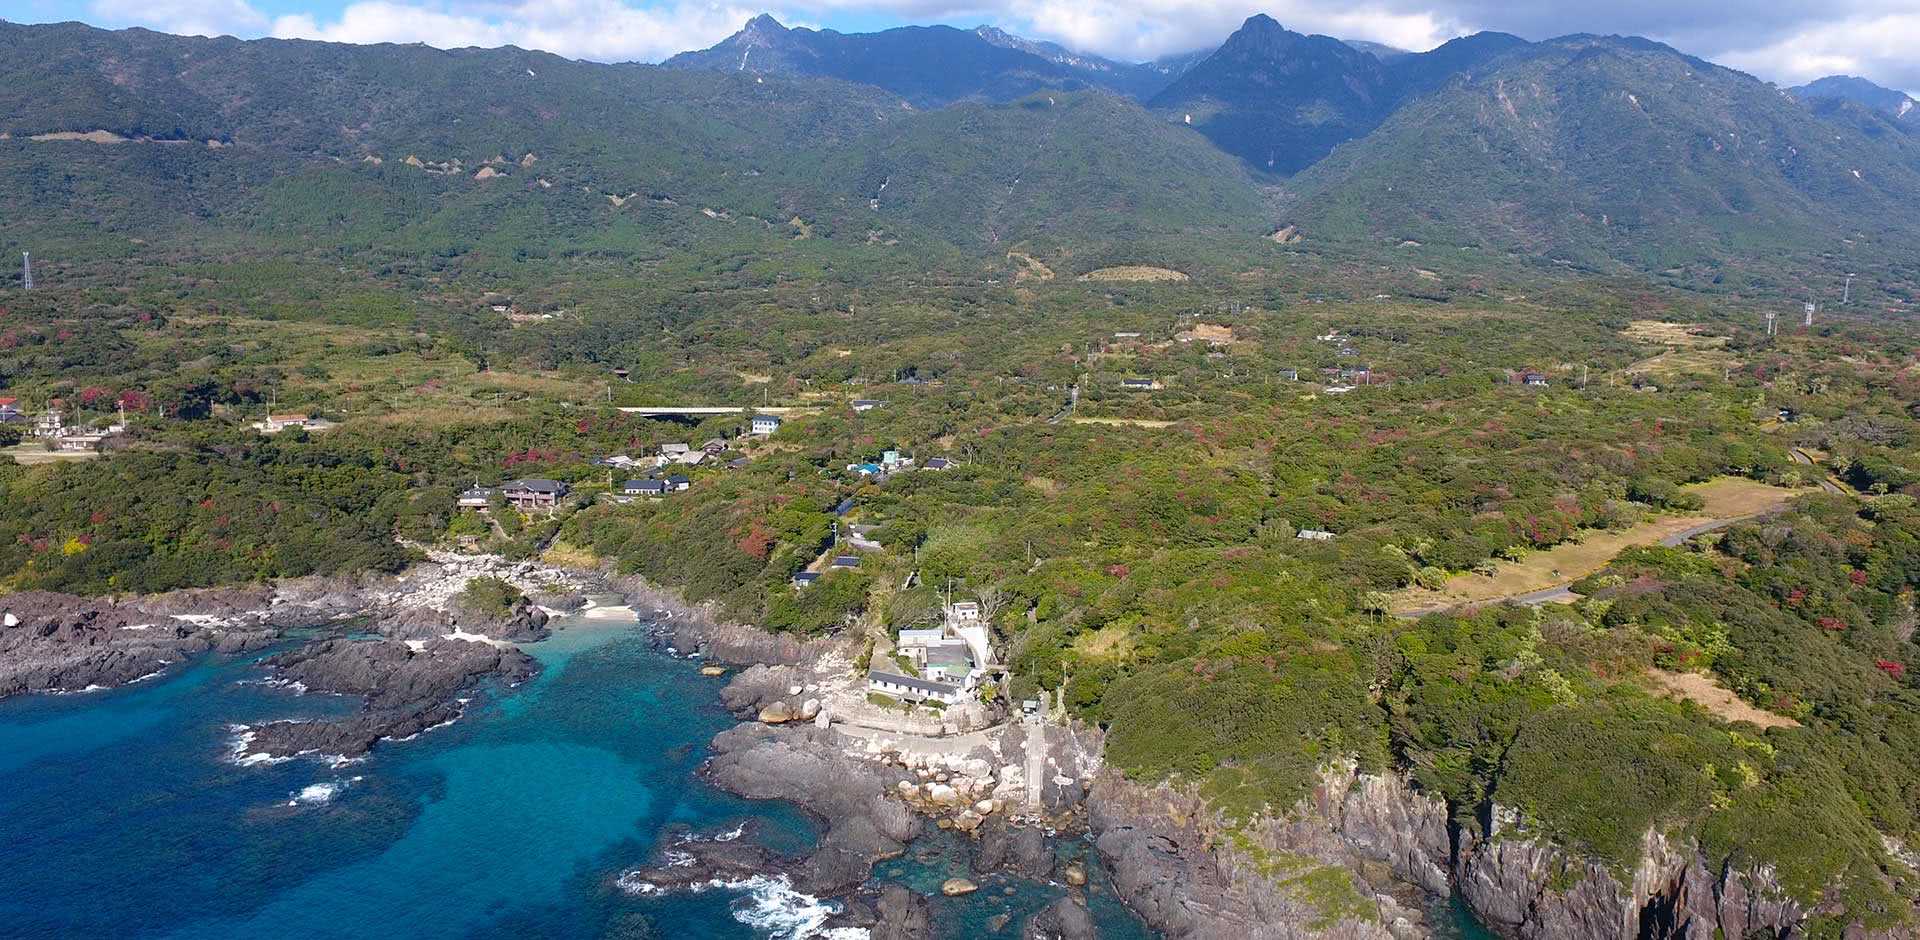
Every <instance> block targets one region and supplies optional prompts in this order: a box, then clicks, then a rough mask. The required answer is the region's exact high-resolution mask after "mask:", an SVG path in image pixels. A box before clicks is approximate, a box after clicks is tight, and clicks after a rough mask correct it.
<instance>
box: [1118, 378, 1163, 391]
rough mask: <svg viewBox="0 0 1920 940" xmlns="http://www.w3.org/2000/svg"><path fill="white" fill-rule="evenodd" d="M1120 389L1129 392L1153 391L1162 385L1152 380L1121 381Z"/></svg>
mask: <svg viewBox="0 0 1920 940" xmlns="http://www.w3.org/2000/svg"><path fill="white" fill-rule="evenodd" d="M1120 387H1121V388H1124V389H1126V390H1128V391H1135V392H1138V391H1151V390H1153V389H1156V388H1159V387H1160V383H1159V382H1156V381H1154V380H1152V379H1121V380H1120Z"/></svg>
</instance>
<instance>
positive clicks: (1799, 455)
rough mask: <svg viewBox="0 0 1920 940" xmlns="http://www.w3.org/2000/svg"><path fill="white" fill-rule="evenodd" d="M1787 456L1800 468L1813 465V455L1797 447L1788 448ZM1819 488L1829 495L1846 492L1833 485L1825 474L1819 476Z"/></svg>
mask: <svg viewBox="0 0 1920 940" xmlns="http://www.w3.org/2000/svg"><path fill="white" fill-rule="evenodd" d="M1787 456H1789V457H1792V458H1793V462H1794V463H1797V464H1800V465H1802V466H1806V467H1811V466H1813V465H1814V464H1813V455H1811V454H1808V453H1807V452H1806V451H1804V450H1801V449H1800V448H1798V447H1791V448H1788V449H1787ZM1820 488H1821V489H1823V490H1826V491H1827V492H1829V493H1845V492H1846V490H1843V489H1841V488H1840V487H1838V486H1836V485H1834V482H1833V481H1832V480H1829V479H1827V477H1826V474H1824V473H1822V474H1821V475H1820Z"/></svg>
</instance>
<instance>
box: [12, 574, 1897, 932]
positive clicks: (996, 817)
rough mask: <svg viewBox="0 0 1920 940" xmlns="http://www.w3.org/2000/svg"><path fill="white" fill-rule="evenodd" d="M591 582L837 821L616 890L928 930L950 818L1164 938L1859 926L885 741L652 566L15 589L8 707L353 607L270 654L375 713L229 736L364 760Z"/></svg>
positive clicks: (752, 777) (743, 788) (803, 648)
mask: <svg viewBox="0 0 1920 940" xmlns="http://www.w3.org/2000/svg"><path fill="white" fill-rule="evenodd" d="M482 575H487V576H493V577H501V578H503V579H505V580H509V581H512V582H513V583H515V584H518V585H520V586H521V587H522V588H523V590H526V592H527V594H528V595H529V598H530V600H529V601H527V602H523V603H520V604H516V605H515V606H514V607H513V608H512V609H511V610H510V611H507V612H506V613H505V614H504V615H502V614H500V613H499V612H492V613H481V612H476V611H471V610H466V609H463V607H462V606H461V605H460V604H459V603H458V601H457V596H458V594H459V590H460V588H461V587H462V586H463V585H464V584H465V582H466V581H467V580H469V579H471V578H473V577H479V576H482ZM592 593H612V594H617V595H620V596H622V597H624V598H625V600H626V602H627V603H628V604H629V605H630V606H632V607H633V608H635V609H636V610H638V611H640V612H641V615H642V616H652V617H654V618H656V622H657V625H658V637H659V642H660V643H661V645H663V646H666V647H668V648H670V649H672V650H674V651H676V652H679V653H681V654H683V655H699V656H703V657H705V658H707V659H709V660H711V661H713V662H715V663H727V664H731V665H732V666H735V667H740V668H739V670H738V671H737V672H735V673H734V674H733V675H732V676H731V677H730V681H729V683H728V685H727V686H726V688H725V689H724V690H723V692H722V700H723V703H724V704H725V705H726V706H727V707H728V708H729V709H730V710H732V711H733V712H734V713H735V714H736V715H737V716H738V717H740V718H742V719H743V721H742V723H741V724H739V725H737V726H736V727H734V728H731V729H729V730H728V731H726V732H723V733H722V734H721V735H719V736H718V737H717V738H716V739H715V741H714V744H713V756H712V757H711V759H710V760H709V761H708V763H707V764H706V765H705V766H704V767H703V769H702V771H701V772H702V773H703V774H704V775H705V776H706V778H707V779H709V780H710V781H711V782H713V783H714V784H715V785H716V786H718V787H720V788H722V789H725V790H728V791H729V792H732V793H735V794H738V795H741V796H746V797H750V798H756V799H781V800H786V801H789V802H792V803H794V804H796V805H798V806H800V807H801V808H802V809H803V810H805V811H806V812H807V813H809V814H810V815H812V816H814V817H815V818H817V819H819V820H820V821H821V822H822V824H823V826H824V830H825V835H824V837H823V838H822V839H821V841H820V844H819V846H818V847H817V849H816V850H815V851H814V852H812V853H810V854H809V855H807V856H806V857H804V858H785V857H781V856H778V855H775V854H773V853H771V852H768V851H767V850H765V849H764V848H761V847H758V846H755V845H753V844H752V843H751V841H750V840H739V841H735V840H707V841H698V840H696V841H692V842H686V843H683V844H678V845H675V846H673V847H671V848H670V849H662V853H664V854H663V855H662V857H660V858H656V859H654V860H653V861H652V862H651V863H649V864H647V865H644V866H641V867H637V868H634V869H633V870H631V871H628V872H626V873H625V874H623V875H622V876H621V877H620V881H621V883H622V884H623V885H645V886H648V887H647V890H676V889H679V888H682V887H685V886H689V885H695V884H701V883H708V882H713V881H716V880H719V881H728V880H737V879H740V878H746V877H753V876H765V875H769V874H777V875H780V876H784V877H786V878H788V879H790V881H791V882H792V884H793V885H794V887H795V888H796V890H800V891H804V892H806V893H809V894H814V895H817V896H820V897H833V898H838V899H841V900H842V901H843V912H842V914H841V915H840V916H839V917H838V918H837V919H836V922H835V923H836V925H844V926H855V927H862V928H865V929H867V930H869V932H870V935H871V936H873V937H876V938H883V937H891V938H898V940H913V938H922V937H928V936H930V935H931V929H932V928H931V926H930V923H931V921H930V914H929V906H928V900H927V899H926V898H924V897H920V896H917V895H914V894H912V893H911V892H907V891H905V890H904V889H900V888H898V887H888V888H885V889H884V890H883V889H878V888H875V887H873V886H871V885H870V884H868V881H869V879H870V877H871V875H872V871H873V867H874V865H875V864H877V863H878V862H880V861H883V860H885V859H888V858H892V857H895V856H898V855H899V854H901V853H902V852H905V851H907V850H908V848H909V846H910V844H911V843H912V842H913V841H914V840H915V839H916V838H919V837H920V836H922V835H924V834H925V833H926V832H927V831H930V829H931V828H932V827H934V826H938V827H939V828H943V829H955V830H958V831H960V832H962V833H964V834H966V836H967V838H968V839H969V840H970V842H969V844H970V846H971V850H970V851H971V853H972V854H971V860H970V867H971V870H972V872H973V874H974V875H975V876H976V877H985V876H988V875H992V874H994V873H997V872H1005V873H1009V874H1014V875H1018V876H1020V877H1024V878H1030V879H1035V880H1048V879H1059V878H1062V877H1066V873H1063V872H1060V871H1056V870H1055V867H1056V864H1055V858H1056V856H1055V853H1054V851H1053V848H1052V844H1051V842H1050V839H1051V838H1053V836H1054V834H1062V835H1066V836H1070V837H1077V836H1078V835H1079V834H1080V833H1083V832H1084V833H1088V834H1090V835H1091V837H1092V839H1093V843H1094V846H1095V848H1096V851H1097V853H1098V855H1099V857H1100V859H1101V861H1102V862H1103V863H1104V864H1105V866H1106V867H1107V869H1108V870H1109V871H1110V872H1111V874H1112V877H1113V882H1114V888H1115V890H1116V892H1117V893H1118V894H1119V896H1120V897H1121V899H1122V900H1124V901H1125V902H1126V903H1127V904H1128V906H1129V907H1131V908H1132V909H1133V910H1134V911H1136V912H1137V913H1138V914H1139V915H1140V916H1141V917H1142V918H1143V919H1144V920H1145V921H1146V922H1147V923H1148V924H1149V925H1150V926H1151V927H1153V928H1154V929H1156V930H1158V931H1160V932H1161V933H1162V934H1163V935H1165V936H1166V937H1168V938H1170V940H1188V938H1192V940H1214V938H1223V940H1224V938H1231V940H1322V938H1324V940H1335V938H1339V940H1347V938H1353V940H1415V938H1421V937H1429V936H1431V935H1432V934H1433V931H1434V927H1433V925H1431V924H1429V923H1428V922H1427V920H1426V911H1427V910H1428V909H1429V907H1430V902H1431V900H1432V899H1433V898H1435V897H1445V896H1447V895H1449V894H1456V895H1458V896H1459V897H1460V898H1461V900H1463V901H1464V902H1465V903H1466V904H1467V906H1468V907H1469V908H1470V909H1472V910H1473V911H1474V912H1475V913H1476V915H1478V916H1479V917H1480V918H1481V919H1482V921H1483V922H1484V923H1485V924H1486V925H1487V926H1488V927H1489V928H1491V929H1492V930H1494V931H1495V932H1496V933H1499V934H1500V935H1502V936H1505V937H1513V938H1527V940H1638V938H1641V937H1654V938H1678V937H1687V936H1716V935H1724V936H1729V937H1738V936H1748V935H1755V934H1759V935H1775V936H1782V937H1791V936H1800V935H1802V934H1804V933H1805V932H1806V929H1807V925H1808V924H1809V922H1810V919H1811V918H1813V917H1815V916H1818V915H1836V914H1843V912H1839V911H1836V910H1833V909H1831V907H1829V908H1819V907H1816V908H1814V909H1808V908H1807V907H1806V906H1803V905H1801V904H1798V903H1796V902H1794V901H1793V900H1791V899H1790V898H1789V897H1788V895H1787V893H1786V892H1785V890H1784V889H1783V888H1782V887H1781V885H1780V882H1779V880H1778V877H1777V875H1776V873H1774V872H1772V871H1771V870H1766V869H1759V870H1747V869H1741V868H1739V867H1737V866H1731V865H1727V864H1720V863H1715V862H1714V861H1713V860H1710V859H1708V858H1706V857H1704V856H1703V855H1702V854H1701V853H1700V852H1699V851H1698V849H1697V848H1696V847H1694V846H1692V845H1682V844H1674V843H1673V842H1672V841H1670V840H1669V839H1667V838H1666V837H1664V836H1661V835H1659V834H1657V833H1650V834H1649V835H1648V836H1647V838H1646V840H1645V844H1644V845H1643V853H1642V859H1641V862H1640V864H1639V865H1638V866H1637V867H1636V868H1635V870H1634V871H1632V872H1631V873H1627V877H1621V876H1620V875H1616V874H1615V873H1614V872H1612V871H1610V870H1608V869H1607V868H1606V867H1604V866H1602V865H1599V864H1597V863H1593V862H1590V861H1587V860H1585V859H1581V858H1579V857H1577V856H1574V855H1573V854H1571V853H1568V852H1566V851H1565V850H1563V849H1560V848H1559V847H1557V846H1554V845H1552V844H1551V843H1549V842H1547V841H1545V840H1542V839H1538V838H1535V837H1532V836H1530V835H1529V834H1528V832H1527V829H1526V825H1525V820H1523V819H1521V818H1519V817H1518V816H1517V815H1515V814H1513V813H1511V812H1509V811H1507V810H1504V809H1502V808H1499V807H1488V808H1487V812H1486V813H1485V814H1484V816H1485V818H1484V819H1483V820H1482V822H1483V826H1482V828H1484V829H1485V831H1486V832H1487V835H1485V836H1475V835H1473V834H1471V833H1469V832H1467V831H1465V830H1463V829H1462V827H1460V826H1458V825H1457V824H1455V823H1454V821H1453V817H1452V813H1451V812H1450V810H1449V808H1448V807H1447V806H1446V805H1445V804H1444V803H1442V802H1441V801H1439V800H1436V799H1434V798H1432V797H1430V796H1427V795H1425V794H1422V793H1420V792H1418V791H1417V789H1416V788H1414V787H1413V786H1412V785H1411V784H1410V783H1409V782H1408V781H1407V780H1405V779H1404V778H1402V777H1399V776H1396V775H1392V774H1385V775H1382V774H1368V773H1362V772H1360V771H1359V770H1357V769H1356V768H1355V767H1353V766H1352V765H1350V764H1348V765H1338V764H1336V765H1334V766H1331V767H1328V768H1326V769H1325V770H1323V772H1322V776H1321V779H1320V781H1319V783H1318V785H1317V786H1316V787H1315V789H1314V790H1313V792H1312V793H1311V794H1310V795H1309V796H1308V797H1307V798H1306V799H1303V800H1302V801H1301V803H1300V804H1299V805H1297V806H1296V807H1294V809H1293V811H1292V812H1290V813H1288V814H1286V815H1285V816H1284V817H1283V818H1267V819H1263V820H1260V821H1257V822H1254V823H1250V824H1246V825H1241V826H1228V825H1226V824H1225V823H1224V821H1222V820H1221V819H1219V818H1218V817H1217V815H1216V814H1215V813H1214V812H1213V811H1212V810H1211V809H1210V808H1209V807H1208V806H1207V805H1206V804H1205V803H1204V801H1202V800H1201V799H1199V798H1198V797H1197V796H1195V795H1194V794H1192V793H1190V792H1188V791H1186V790H1183V789H1180V788H1174V787H1167V786H1145V785H1142V784H1139V783H1136V782H1132V781H1128V780H1126V779H1125V778H1124V777H1123V776H1122V775H1120V774H1119V773H1117V772H1116V771H1113V770H1112V769H1102V768H1101V766H1100V761H1099V750H1100V743H1099V735H1098V733H1097V731H1093V730H1092V729H1086V728H1079V727H1076V726H1067V725H1059V724H1040V723H1036V724H1032V725H1026V724H1023V723H1016V724H1014V725H1011V726H1009V727H1004V728H998V729H994V730H993V733H992V734H989V735H985V736H984V737H983V738H982V740H981V742H980V743H978V744H976V745H974V746H969V747H959V748H948V749H945V750H939V749H935V751H934V752H925V751H918V750H916V749H915V748H914V747H912V746H910V745H902V744H901V742H900V739H899V737H897V736H894V737H890V736H888V735H884V734H870V735H867V736H865V737H861V736H858V735H849V734H846V733H844V732H843V731H842V729H839V728H835V727H834V726H833V718H834V716H833V715H832V714H831V713H830V709H827V708H826V707H825V706H823V704H822V699H823V697H824V686H825V685H826V684H827V683H828V681H829V679H828V677H829V676H831V675H834V674H845V673H847V672H848V670H849V667H850V661H849V657H848V652H849V651H848V650H846V649H843V648H841V646H840V645H839V644H836V643H835V642H834V641H832V640H814V641H810V642H801V641H798V640H796V639H794V638H792V637H787V636H779V635H774V634H770V633H767V632H765V631H762V630H759V629H756V628H754V627H752V626H749V625H744V624H739V623H733V622H729V621H727V620H726V619H725V618H724V617H722V616H719V615H718V613H717V612H716V611H714V610H712V609H709V608H703V607H699V606H692V605H687V604H685V603H682V602H681V600H680V599H679V598H678V597H677V596H676V595H675V594H674V593H673V592H671V591H669V590H664V589H661V588H658V587H656V586H654V585H651V584H649V583H647V582H646V581H644V580H643V579H639V578H632V577H622V578H609V577H607V576H605V575H604V573H601V572H595V571H578V570H567V569H559V568H549V567H546V566H541V565H536V564H530V563H519V564H514V563H508V562H505V561H503V560H501V559H497V558H490V557H485V556H452V555H437V556H433V557H432V558H430V559H429V560H428V561H427V562H424V563H422V564H420V565H417V566H415V567H414V568H413V569H411V570H409V571H408V572H407V573H405V574H403V575H400V576H395V577H362V578H336V579H318V578H315V579H300V580H297V581H289V582H283V583H280V584H277V585H273V586H270V587H263V586H251V587H242V588H233V589H218V590H200V591H183V592H176V593H173V594H167V595H157V596H150V597H140V598H130V599H112V598H82V597H74V596H70V595H61V594H52V593H47V592H22V593H19V594H13V595H8V596H6V597H4V598H0V698H4V697H6V696H9V695H15V694H25V693H37V692H79V691H85V690H89V689H96V688H104V687H112V686H117V685H122V684H126V683H129V682H134V681H139V680H140V679H143V678H147V677H150V676H153V675H155V674H158V673H160V672H163V671H165V670H166V669H168V668H170V667H172V666H174V665H176V664H178V663H182V662H184V661H186V660H188V659H191V658H193V657H195V656H199V655H204V654H207V653H228V654H242V653H248V652H256V651H259V650H261V649H264V648H267V647H269V646H271V645H273V644H276V643H280V642H283V641H285V640H286V639H288V638H289V631H290V630H294V629H296V628H312V627H314V626H316V625H326V624H335V623H342V622H347V623H350V625H351V629H352V630H353V631H354V632H356V633H363V634H368V636H365V637H359V638H353V639H349V638H347V637H345V636H343V635H341V634H342V632H343V631H342V629H335V630H331V631H328V630H323V631H321V632H322V634H323V635H321V636H318V637H316V638H314V639H311V640H309V641H307V642H305V643H303V644H302V645H300V646H298V647H295V648H293V649H291V650H288V651H286V652H282V653H279V654H277V655H274V656H271V657H268V658H267V659H265V660H263V661H262V663H261V666H262V668H263V670H264V671H265V672H266V674H267V676H268V677H269V678H270V680H271V681H273V682H275V683H276V684H278V685H282V686H284V687H287V688H290V689H300V690H305V691H308V692H313V693H331V694H341V695H353V696H358V697H360V698H361V700H362V705H361V708H360V710H359V711H357V712H356V713H354V714H352V715H349V716H345V717H342V718H338V719H332V720H326V721H305V722H301V721H279V722H268V723H264V724H261V725H257V726H254V727H250V728H242V729H236V730H237V731H240V732H241V735H240V736H241V739H242V740H241V742H240V745H239V746H238V747H237V748H236V757H239V758H241V759H243V760H247V759H258V760H280V759H286V758H289V757H294V756H300V755H330V756H335V757H339V758H346V759H352V758H355V757H358V756H360V755H363V754H365V753H366V752H367V751H368V750H369V749H370V748H373V747H375V746H376V745H377V743H378V742H379V741H381V740H390V739H403V738H407V737H410V736H412V735H414V734H418V733H420V732H422V731H425V730H427V729H430V728H432V727H434V726H437V725H439V724H443V723H446V722H448V721H452V720H454V719H456V718H457V717H458V716H459V714H460V712H461V710H462V709H463V708H464V706H465V704H466V702H467V700H469V699H470V698H471V697H472V696H473V695H474V694H476V690H477V689H479V688H480V687H482V686H498V687H510V686H512V685H514V684H517V683H519V682H522V681H525V680H526V679H527V678H529V677H531V676H532V675H533V674H534V671H535V668H536V667H535V666H534V664H533V661H532V660H531V658H530V657H527V656H526V655H525V654H524V653H521V652H520V651H518V650H517V649H515V648H513V646H512V645H511V644H512V643H513V642H516V641H525V640H533V639H537V638H540V637H542V636H544V635H546V631H547V630H548V629H549V627H548V616H549V611H561V610H569V609H578V607H580V606H581V605H582V604H584V603H585V600H584V598H585V597H586V596H587V595H588V594H592ZM948 730H949V731H951V730H952V729H948ZM1034 768H1040V770H1039V771H1038V772H1037V773H1036V772H1033V769H1034ZM1028 776H1033V777H1034V778H1035V779H1033V780H1031V781H1029V780H1028V779H1027V777H1028ZM1081 877H1082V879H1083V880H1084V874H1082V876H1081ZM1068 881H1069V883H1071V881H1072V880H1071V878H1069V879H1068ZM1339 885H1346V886H1348V887H1347V888H1340V887H1338V886H1339ZM1330 886H1331V887H1330ZM1648 925H1652V926H1651V929H1652V930H1653V931H1654V932H1652V933H1648V932H1646V930H1647V929H1649V928H1648ZM1091 930H1092V926H1091V920H1090V917H1089V916H1088V914H1087V911H1086V906H1085V903H1084V898H1083V897H1080V896H1078V895H1076V894H1072V893H1070V894H1068V895H1067V896H1065V897H1062V898H1061V899H1060V900H1059V901H1058V902H1056V903H1054V904H1052V905H1050V906H1049V907H1047V908H1046V909H1045V910H1044V911H1042V912H1040V913H1039V914H1036V915H1035V916H1034V917H1033V918H1031V919H1030V921H1029V922H1028V923H1027V924H1025V925H1024V932H1023V935H1024V936H1030V937H1079V936H1091V935H1092V933H1091ZM1846 936H1847V937H1849V938H1850V940H1897V938H1911V937H1913V936H1914V935H1913V934H1911V933H1903V932H1868V931H1865V930H1861V929H1858V928H1854V929H1850V930H1849V931H1848V932H1847V933H1846Z"/></svg>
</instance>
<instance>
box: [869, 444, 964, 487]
mask: <svg viewBox="0 0 1920 940" xmlns="http://www.w3.org/2000/svg"><path fill="white" fill-rule="evenodd" d="M953 465H954V464H953V461H951V460H948V459H947V458H945V457H933V458H930V459H929V460H928V461H927V462H926V463H924V464H919V463H917V462H916V461H915V459H914V458H912V457H908V456H905V455H903V454H901V453H900V452H899V451H897V450H889V451H886V452H884V453H882V454H881V455H880V459H879V460H877V461H874V460H868V461H862V462H860V463H850V464H847V472H848V473H851V474H853V475H855V476H859V477H866V478H867V479H870V480H873V481H875V482H884V481H885V480H886V479H887V477H890V476H892V475H893V474H896V473H901V472H904V471H907V470H912V469H914V468H915V467H916V466H917V467H919V468H920V469H923V470H951V469H953Z"/></svg>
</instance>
